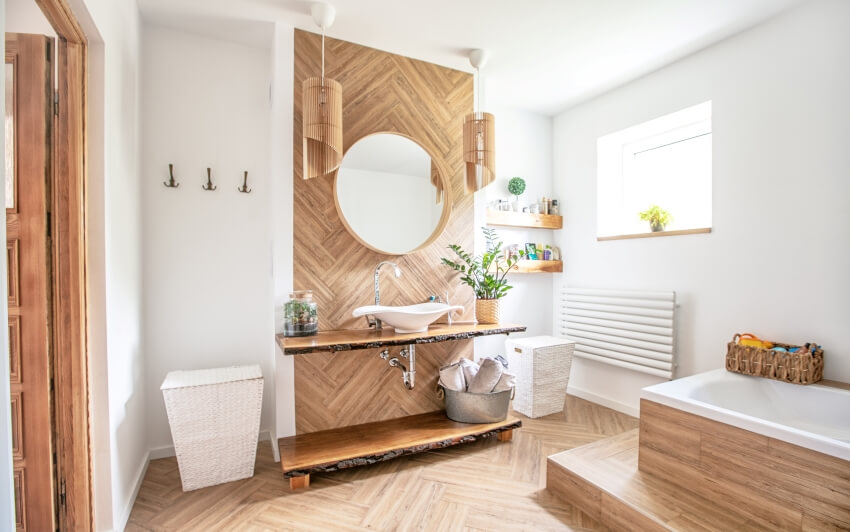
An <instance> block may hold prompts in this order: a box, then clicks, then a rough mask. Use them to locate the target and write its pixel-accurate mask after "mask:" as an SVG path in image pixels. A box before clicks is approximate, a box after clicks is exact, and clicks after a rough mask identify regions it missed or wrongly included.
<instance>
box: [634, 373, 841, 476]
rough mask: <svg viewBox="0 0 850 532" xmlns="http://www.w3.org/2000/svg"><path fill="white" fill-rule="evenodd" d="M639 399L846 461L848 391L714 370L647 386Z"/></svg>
mask: <svg viewBox="0 0 850 532" xmlns="http://www.w3.org/2000/svg"><path fill="white" fill-rule="evenodd" d="M641 397H642V398H643V399H648V400H650V401H655V402H656V403H661V404H663V405H666V406H669V407H671V408H676V409H679V410H684V411H685V412H689V413H691V414H694V415H697V416H702V417H706V418H709V419H713V420H714V421H718V422H720V423H726V424H727V425H732V426H735V427H738V428H741V429H744V430H749V431H751V432H756V433H758V434H762V435H764V436H768V437H770V438H776V439H777V440H782V441H786V442H788V443H793V444H794V445H799V446H801V447H806V448H808V449H812V450H814V451H818V452H821V453H824V454H828V455H831V456H835V457H837V458H841V459H842V460H848V461H850V390H843V389H840V388H833V387H829V386H823V385H819V384H810V385H808V386H801V385H799V384H788V383H785V382H779V381H773V380H770V379H763V378H759V377H749V376H746V375H740V374H738V373H731V372H728V371H726V370H725V369H718V370H714V371H709V372H706V373H699V374H697V375H692V376H690V377H684V378H682V379H677V380H674V381H670V382H665V383H662V384H656V385H654V386H648V387H646V388H644V389H643V391H642V392H641Z"/></svg>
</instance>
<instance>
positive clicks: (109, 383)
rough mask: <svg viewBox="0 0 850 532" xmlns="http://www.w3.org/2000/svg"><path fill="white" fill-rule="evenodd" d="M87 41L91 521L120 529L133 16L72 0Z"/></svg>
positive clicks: (136, 249)
mask: <svg viewBox="0 0 850 532" xmlns="http://www.w3.org/2000/svg"><path fill="white" fill-rule="evenodd" d="M71 5H72V9H73V10H74V13H75V15H76V16H77V18H78V19H79V20H80V22H81V24H82V25H83V29H84V31H85V32H86V35H87V37H88V39H89V109H88V112H89V117H88V118H89V122H88V125H89V154H88V162H89V182H88V187H87V191H86V194H87V209H88V212H87V228H86V229H87V235H88V241H87V246H88V266H87V268H88V270H87V275H88V282H89V292H88V306H89V316H88V319H89V322H88V331H89V332H88V339H89V357H90V359H89V368H90V369H89V371H90V383H91V404H92V419H91V424H92V454H93V475H94V486H93V489H94V495H95V526H96V528H97V529H98V530H110V529H122V528H123V526H124V523H125V522H126V520H127V518H128V517H129V513H130V510H131V508H132V503H133V500H134V498H135V493H136V490H137V489H138V486H139V483H140V481H141V476H142V475H143V474H144V471H145V466H146V460H147V450H148V449H147V445H146V441H145V404H144V387H143V380H144V370H143V345H142V335H141V318H142V269H141V233H142V227H141V210H140V207H141V205H140V201H139V196H140V186H139V178H140V175H139V149H138V145H139V103H138V102H139V15H138V10H137V7H136V3H135V2H134V1H133V0H121V1H118V2H116V1H110V0H86V1H85V3H83V2H82V0H75V1H73V2H71Z"/></svg>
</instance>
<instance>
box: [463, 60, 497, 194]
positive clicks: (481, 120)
mask: <svg viewBox="0 0 850 532" xmlns="http://www.w3.org/2000/svg"><path fill="white" fill-rule="evenodd" d="M487 58H488V53H487V50H472V51H471V52H469V63H470V64H471V65H472V67H473V68H474V69H475V74H476V75H475V78H474V80H473V83H474V84H475V86H476V91H475V92H476V94H477V97H476V98H475V105H474V106H473V112H472V113H470V114H468V115H466V117H465V118H464V119H463V160H464V162H465V163H466V191H467V193H469V192H475V191H477V190H481V189H482V188H484V187H486V186H487V185H489V184H490V183H492V182H493V181H494V180H495V179H496V152H495V142H496V136H495V131H496V123H495V118H494V117H493V115H492V114H490V113H485V112H482V111H480V110H478V111H475V110H474V109H480V108H481V68H483V67H484V65H485V63H487Z"/></svg>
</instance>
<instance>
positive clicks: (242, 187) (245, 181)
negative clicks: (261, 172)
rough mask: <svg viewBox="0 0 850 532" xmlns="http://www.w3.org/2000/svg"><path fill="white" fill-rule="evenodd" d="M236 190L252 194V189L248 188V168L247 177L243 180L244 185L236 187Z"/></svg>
mask: <svg viewBox="0 0 850 532" xmlns="http://www.w3.org/2000/svg"><path fill="white" fill-rule="evenodd" d="M236 190H238V191H239V192H242V193H244V194H250V193H251V189H250V188H248V170H245V178H244V179H243V180H242V186H241V187H236Z"/></svg>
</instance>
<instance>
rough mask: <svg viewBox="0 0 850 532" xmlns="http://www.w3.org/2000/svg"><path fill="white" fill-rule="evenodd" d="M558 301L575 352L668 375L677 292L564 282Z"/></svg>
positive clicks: (672, 354) (562, 328) (563, 329)
mask: <svg viewBox="0 0 850 532" xmlns="http://www.w3.org/2000/svg"><path fill="white" fill-rule="evenodd" d="M559 307H560V308H559V312H558V316H559V320H558V321H559V330H560V334H561V336H563V337H566V338H569V339H570V340H573V341H575V342H576V347H575V356H577V357H581V358H586V359H589V360H595V361H597V362H602V363H605V364H611V365H614V366H619V367H621V368H628V369H631V370H634V371H640V372H643V373H649V374H650V375H657V376H659V377H665V378H667V379H672V378H673V372H674V370H675V368H676V358H675V355H676V349H675V347H676V342H675V334H674V332H675V327H674V324H675V320H674V314H675V309H676V292H654V291H653V292H648V291H632V290H598V289H590V288H566V287H565V288H563V289H562V290H561V301H560V305H559Z"/></svg>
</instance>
